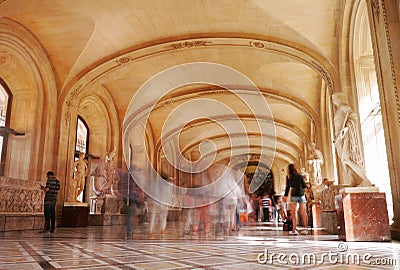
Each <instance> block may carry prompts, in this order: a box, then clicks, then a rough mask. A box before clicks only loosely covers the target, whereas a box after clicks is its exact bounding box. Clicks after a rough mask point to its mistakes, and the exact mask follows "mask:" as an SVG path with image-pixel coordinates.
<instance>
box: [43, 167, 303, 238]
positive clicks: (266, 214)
mask: <svg viewBox="0 0 400 270" xmlns="http://www.w3.org/2000/svg"><path fill="white" fill-rule="evenodd" d="M222 172H223V173H222ZM237 175H238V174H237V172H235V171H234V170H231V169H230V168H228V167H226V166H224V165H221V164H218V165H214V166H212V167H211V168H210V169H209V170H208V171H206V172H204V173H201V174H200V175H199V177H200V179H201V182H202V184H203V185H207V184H211V183H213V182H214V181H216V180H217V179H219V178H221V177H222V178H223V179H222V181H220V183H222V185H225V186H221V184H220V185H216V188H217V189H218V190H219V193H217V194H221V195H223V196H219V198H211V197H210V196H209V194H201V193H199V192H196V190H195V189H188V190H189V192H188V193H187V194H186V195H185V203H186V204H187V205H189V206H190V205H192V203H193V200H197V201H198V199H199V196H200V197H201V199H202V200H203V201H204V204H203V205H200V206H198V207H187V208H183V211H182V227H183V235H184V236H185V235H190V234H193V233H196V232H199V231H201V232H204V234H205V235H211V234H214V235H217V234H223V235H230V234H232V232H233V231H236V230H238V228H239V225H240V222H246V221H247V218H248V216H249V217H250V218H253V221H256V222H257V221H263V222H269V221H270V220H273V221H275V222H278V221H281V222H283V221H286V220H287V219H288V218H289V217H290V219H291V220H292V223H293V229H292V230H291V231H290V232H289V234H290V235H297V234H299V233H298V231H297V223H298V219H297V212H298V210H299V213H300V215H301V217H302V221H303V222H304V224H306V225H308V215H307V208H306V197H305V193H304V189H305V188H306V187H307V186H306V183H305V181H304V178H303V176H302V175H301V174H299V173H298V171H297V169H296V167H295V166H294V165H293V164H290V165H289V166H288V175H287V186H286V190H285V195H284V197H282V196H274V195H272V196H271V195H268V194H265V195H264V196H261V197H257V196H256V195H255V194H252V195H251V199H250V198H249V196H248V195H247V194H246V190H245V187H246V184H247V180H245V175H244V174H241V176H240V179H238V176H237ZM47 177H48V179H47V182H46V186H42V187H41V188H42V189H43V190H44V191H45V193H46V194H45V199H44V214H45V225H44V228H43V230H42V231H40V232H48V231H50V232H54V230H55V205H56V201H57V194H58V190H59V189H60V182H59V181H58V180H57V179H56V177H55V175H54V173H53V172H51V171H49V172H48V173H47ZM130 187H131V189H132V190H131V192H130V194H131V196H130V197H129V198H128V200H127V206H128V207H127V214H128V215H127V237H128V238H131V237H132V233H133V227H134V223H135V218H137V217H138V216H139V215H141V216H142V219H141V221H142V222H146V223H149V228H148V234H149V236H152V235H153V233H154V230H155V227H156V224H157V223H156V222H157V221H158V222H159V223H158V224H159V226H158V227H159V231H160V234H165V230H166V225H167V217H168V206H167V205H164V204H162V203H160V202H158V201H157V200H155V199H152V198H149V197H147V196H146V195H145V194H144V192H143V191H142V190H141V189H140V188H139V187H138V186H137V185H135V184H134V183H133V181H132V183H131V185H130ZM214 196H215V194H214ZM196 197H197V198H196ZM285 202H286V204H285ZM285 205H287V206H288V208H287V207H285ZM287 210H288V211H289V212H290V215H288V213H287ZM242 212H245V215H244V216H245V218H241V213H242ZM305 228H306V229H305V230H303V231H302V233H303V234H307V233H308V230H307V226H305Z"/></svg>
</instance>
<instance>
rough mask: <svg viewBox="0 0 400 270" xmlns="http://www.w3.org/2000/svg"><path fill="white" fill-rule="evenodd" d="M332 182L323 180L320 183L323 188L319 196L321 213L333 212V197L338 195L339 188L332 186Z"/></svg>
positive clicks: (326, 179) (334, 208)
mask: <svg viewBox="0 0 400 270" xmlns="http://www.w3.org/2000/svg"><path fill="white" fill-rule="evenodd" d="M333 182H334V181H333V180H329V179H328V178H324V180H323V181H322V183H323V185H324V186H325V188H324V190H323V191H322V194H321V198H322V199H321V207H322V210H323V211H335V210H336V207H335V196H336V195H337V194H339V187H338V186H334V185H333Z"/></svg>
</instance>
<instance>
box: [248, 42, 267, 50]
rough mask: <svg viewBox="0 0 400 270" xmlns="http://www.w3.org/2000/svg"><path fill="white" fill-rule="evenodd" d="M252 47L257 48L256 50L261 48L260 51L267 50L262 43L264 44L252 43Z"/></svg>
mask: <svg viewBox="0 0 400 270" xmlns="http://www.w3.org/2000/svg"><path fill="white" fill-rule="evenodd" d="M250 45H251V46H252V47H256V48H259V49H264V48H265V44H264V43H262V42H259V41H254V40H253V41H250Z"/></svg>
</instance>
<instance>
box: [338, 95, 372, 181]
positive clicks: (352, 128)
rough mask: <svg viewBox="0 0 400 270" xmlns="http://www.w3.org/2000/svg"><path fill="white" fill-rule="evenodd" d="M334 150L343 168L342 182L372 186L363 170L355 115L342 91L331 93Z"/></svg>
mask: <svg viewBox="0 0 400 270" xmlns="http://www.w3.org/2000/svg"><path fill="white" fill-rule="evenodd" d="M332 102H333V104H334V105H335V106H336V110H335V113H334V119H333V120H334V127H335V139H334V144H335V148H336V152H337V154H338V156H339V158H340V161H341V164H342V166H343V168H344V172H345V174H346V175H345V176H344V179H343V180H344V184H349V185H350V186H354V187H355V186H358V187H369V186H372V185H371V182H370V181H369V180H368V178H367V176H366V174H365V170H364V159H363V157H362V155H361V151H360V148H359V145H360V144H359V138H358V133H357V130H358V129H357V115H356V114H355V113H354V112H353V110H352V108H351V107H350V105H348V104H347V103H346V101H345V99H344V95H343V93H335V94H333V95H332Z"/></svg>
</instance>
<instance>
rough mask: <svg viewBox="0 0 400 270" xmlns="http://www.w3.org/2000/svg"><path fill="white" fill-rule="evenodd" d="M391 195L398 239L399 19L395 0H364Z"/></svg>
mask: <svg viewBox="0 0 400 270" xmlns="http://www.w3.org/2000/svg"><path fill="white" fill-rule="evenodd" d="M367 6H368V15H369V22H370V26H371V37H372V44H373V47H374V55H375V63H376V70H377V80H378V86H379V94H380V103H381V107H382V120H383V127H384V131H385V140H386V151H387V157H388V165H389V173H390V183H391V187H392V196H393V208H394V209H393V211H394V217H393V221H394V223H393V224H392V226H391V234H392V238H393V239H400V170H399V169H398V165H399V164H400V144H399V141H400V96H399V95H400V93H399V92H400V46H399V42H398V41H399V40H400V20H399V11H398V10H399V9H398V6H397V1H396V0H367Z"/></svg>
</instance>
